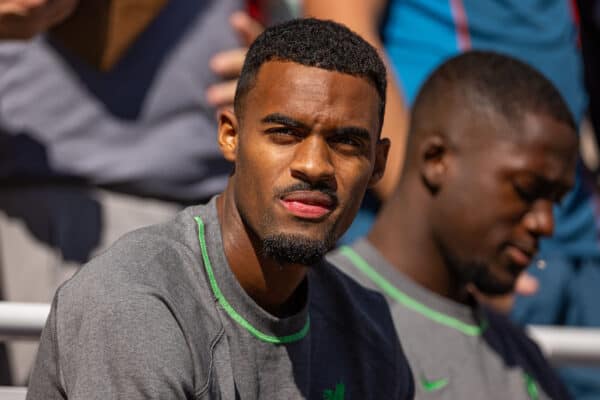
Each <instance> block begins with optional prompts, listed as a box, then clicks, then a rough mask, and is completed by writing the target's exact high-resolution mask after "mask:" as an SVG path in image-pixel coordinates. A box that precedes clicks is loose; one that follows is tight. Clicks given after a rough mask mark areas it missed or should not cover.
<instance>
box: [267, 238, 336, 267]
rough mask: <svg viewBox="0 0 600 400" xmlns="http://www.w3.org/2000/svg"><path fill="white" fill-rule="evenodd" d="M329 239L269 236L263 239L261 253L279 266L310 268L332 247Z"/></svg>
mask: <svg viewBox="0 0 600 400" xmlns="http://www.w3.org/2000/svg"><path fill="white" fill-rule="evenodd" d="M330 239H331V238H329V237H328V238H326V239H325V240H314V239H309V238H307V237H305V236H301V235H285V234H280V235H271V236H267V237H265V238H263V240H262V252H263V254H264V255H265V256H267V257H269V258H272V259H273V260H275V261H276V262H277V263H278V264H280V265H289V264H299V265H305V266H311V265H315V264H317V263H318V262H319V261H321V260H322V259H323V257H324V256H325V254H326V253H327V251H328V250H329V249H330V248H331V247H332V246H333V241H332V240H330Z"/></svg>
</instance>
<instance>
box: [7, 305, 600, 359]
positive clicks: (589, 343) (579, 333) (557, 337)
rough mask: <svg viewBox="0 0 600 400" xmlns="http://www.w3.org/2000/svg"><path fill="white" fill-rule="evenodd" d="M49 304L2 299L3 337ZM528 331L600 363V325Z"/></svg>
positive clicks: (22, 331)
mask: <svg viewBox="0 0 600 400" xmlns="http://www.w3.org/2000/svg"><path fill="white" fill-rule="evenodd" d="M49 311H50V305H49V304H40V303H12V302H5V301H0V340H15V339H18V340H23V339H29V340H37V339H38V338H39V336H40V333H41V331H42V328H43V327H44V323H45V322H46V318H47V317H48V313H49ZM527 331H528V333H529V335H530V336H531V337H532V338H533V339H534V340H535V341H536V342H537V343H538V344H539V345H540V347H541V348H542V351H543V352H544V354H545V355H546V357H548V359H549V360H550V361H551V362H552V363H553V364H556V365H564V364H585V365H589V364H594V365H600V329H582V328H568V327H559V326H529V327H528V328H527Z"/></svg>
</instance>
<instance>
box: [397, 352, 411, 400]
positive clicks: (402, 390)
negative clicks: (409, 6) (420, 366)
mask: <svg viewBox="0 0 600 400" xmlns="http://www.w3.org/2000/svg"><path fill="white" fill-rule="evenodd" d="M394 342H395V343H396V352H395V353H396V376H397V377H398V380H397V385H396V390H397V395H396V397H395V398H397V399H402V400H408V399H414V398H415V383H414V378H413V374H412V370H411V368H410V365H409V364H408V359H407V358H406V355H405V354H404V350H403V349H402V345H401V344H400V341H399V340H395V341H394Z"/></svg>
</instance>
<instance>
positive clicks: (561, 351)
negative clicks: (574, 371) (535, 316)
mask: <svg viewBox="0 0 600 400" xmlns="http://www.w3.org/2000/svg"><path fill="white" fill-rule="evenodd" d="M527 333H528V334H529V336H531V337H532V338H533V339H534V340H535V341H536V342H537V343H538V345H539V346H540V347H541V349H542V351H543V352H544V354H545V355H546V357H547V358H548V359H549V360H550V361H551V362H552V363H553V364H555V365H567V364H569V365H570V364H576V365H600V329H596V328H572V327H563V326H539V325H538V326H529V327H527Z"/></svg>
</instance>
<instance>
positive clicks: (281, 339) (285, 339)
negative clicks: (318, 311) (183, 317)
mask: <svg viewBox="0 0 600 400" xmlns="http://www.w3.org/2000/svg"><path fill="white" fill-rule="evenodd" d="M194 219H195V220H196V223H197V224H198V240H199V241H200V250H201V252H202V260H203V261H204V269H205V270H206V274H207V275H208V281H209V282H210V287H211V289H212V292H213V294H214V295H215V297H216V299H217V301H218V302H219V304H220V305H221V307H223V309H224V310H225V311H226V312H227V314H229V316H230V317H231V318H232V319H233V320H234V321H235V322H237V323H238V324H240V325H241V326H242V327H243V328H244V329H246V330H247V331H248V332H250V334H252V336H254V337H256V338H257V339H259V340H262V341H263V342H267V343H275V344H284V343H292V342H296V341H298V340H300V339H302V338H304V337H305V336H306V334H307V333H308V331H309V329H310V318H309V317H308V316H307V317H306V324H304V326H303V327H302V329H300V330H299V331H298V332H296V333H294V334H291V335H288V336H273V335H267V334H266V333H264V332H261V331H259V330H258V329H256V328H255V327H254V326H252V324H250V322H248V321H246V319H244V317H242V316H241V315H240V314H238V312H237V311H236V310H235V309H234V308H233V307H232V306H231V304H229V302H228V301H227V299H226V298H225V296H223V293H222V292H221V289H220V288H219V285H218V284H217V280H216V279H215V274H214V273H213V269H212V264H211V262H210V259H209V258H208V250H207V247H206V240H205V238H204V221H202V218H200V217H194Z"/></svg>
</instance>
